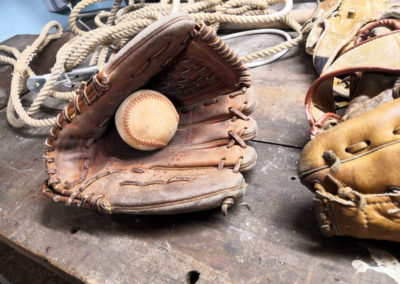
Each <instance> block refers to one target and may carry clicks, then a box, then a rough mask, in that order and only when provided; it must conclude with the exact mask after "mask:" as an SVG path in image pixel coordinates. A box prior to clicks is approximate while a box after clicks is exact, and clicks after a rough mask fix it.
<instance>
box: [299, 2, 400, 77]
mask: <svg viewBox="0 0 400 284" xmlns="http://www.w3.org/2000/svg"><path fill="white" fill-rule="evenodd" d="M396 4H398V3H397V1H386V0H325V1H323V2H322V3H320V5H319V6H318V7H317V8H316V9H315V11H314V13H313V17H312V20H311V22H309V23H308V25H309V26H310V29H311V30H310V32H309V35H308V37H307V42H306V51H307V52H308V53H309V54H311V55H313V63H314V67H315V69H316V70H317V71H318V73H322V72H323V70H325V69H326V68H327V67H328V66H329V65H330V63H332V62H333V60H334V59H335V57H336V56H337V55H338V54H340V52H341V51H343V50H345V49H347V47H348V46H351V45H352V44H353V42H354V38H355V35H356V34H357V33H358V31H359V30H360V29H361V28H362V27H363V26H364V25H365V24H367V23H369V22H372V21H375V20H378V19H379V18H380V17H381V16H382V15H383V14H384V13H385V12H387V11H388V10H390V9H391V8H394V7H395V5H396Z"/></svg>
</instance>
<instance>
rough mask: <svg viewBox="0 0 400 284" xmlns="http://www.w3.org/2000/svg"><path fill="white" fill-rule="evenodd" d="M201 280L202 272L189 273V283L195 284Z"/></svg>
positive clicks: (193, 271)
mask: <svg viewBox="0 0 400 284" xmlns="http://www.w3.org/2000/svg"><path fill="white" fill-rule="evenodd" d="M199 278H200V272H198V271H196V270H192V271H189V272H188V274H187V283H189V284H194V283H196V282H197V281H198V280H199Z"/></svg>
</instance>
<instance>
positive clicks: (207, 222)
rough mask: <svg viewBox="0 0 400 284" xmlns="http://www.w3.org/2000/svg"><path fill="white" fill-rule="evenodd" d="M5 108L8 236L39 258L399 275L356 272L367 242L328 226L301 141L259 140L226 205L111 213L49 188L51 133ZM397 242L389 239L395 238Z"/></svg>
mask: <svg viewBox="0 0 400 284" xmlns="http://www.w3.org/2000/svg"><path fill="white" fill-rule="evenodd" d="M4 118H5V112H4V110H3V111H1V112H0V127H1V129H3V132H2V134H1V136H0V143H2V145H5V146H4V150H3V151H2V152H1V154H0V169H1V171H0V173H1V174H0V189H1V190H0V220H1V221H0V236H1V239H2V240H6V241H7V242H8V243H10V244H12V245H13V246H14V247H17V248H19V249H20V250H22V251H24V252H25V253H26V254H28V255H30V257H31V258H33V259H35V260H36V261H38V262H40V263H42V264H43V265H46V266H48V267H51V268H52V269H53V270H54V269H55V270H61V271H63V272H64V273H67V274H68V275H70V276H71V277H74V278H75V280H76V279H78V280H80V281H83V282H88V283H133V282H143V283H166V282H183V281H185V279H186V278H187V277H188V273H189V272H190V271H198V272H199V273H200V280H201V281H199V283H215V282H219V283H221V282H224V283H265V282H289V283H292V282H299V283H304V282H308V283H321V282H324V283H336V282H338V281H343V282H346V283H347V282H353V283H354V282H366V283H373V282H375V281H376V282H383V281H385V283H391V282H390V281H391V280H390V279H389V278H388V277H387V276H385V275H384V274H380V273H375V272H368V273H359V274H355V270H354V269H353V267H352V265H351V263H352V261H354V260H362V261H365V262H366V263H371V260H370V258H369V255H368V252H367V250H366V249H365V248H364V247H363V246H361V245H360V243H367V244H373V245H376V246H381V247H387V249H388V250H389V251H390V252H391V253H393V254H399V252H400V250H399V249H400V244H392V243H391V244H390V245H388V244H387V243H385V242H359V241H358V240H355V239H352V238H325V237H323V236H321V235H320V233H319V231H318V229H317V226H316V222H315V220H314V215H313V213H312V210H311V204H312V194H311V193H309V192H308V191H307V190H306V189H305V188H304V187H303V186H302V185H301V184H300V183H299V182H298V180H297V178H296V163H297V159H298V156H299V152H300V150H298V149H295V148H287V147H283V146H278V145H269V144H265V143H253V145H254V146H255V147H256V149H257V153H258V155H259V158H258V162H257V165H256V168H255V169H253V170H252V171H250V172H248V173H246V178H247V182H248V184H249V186H248V189H247V194H246V196H245V198H244V199H243V202H246V203H247V205H248V207H247V206H245V205H239V204H237V205H236V206H234V207H233V208H232V210H230V212H229V216H228V217H223V216H222V215H221V212H220V210H210V211H206V212H199V213H193V214H184V215H178V216H132V215H119V216H118V215H116V216H113V215H112V216H109V215H104V214H101V213H98V212H96V211H91V210H83V209H80V208H71V207H67V206H64V205H62V204H58V203H54V202H53V201H51V200H49V199H47V198H45V197H44V196H42V194H41V193H40V190H39V188H40V185H41V183H42V181H43V180H44V179H45V174H44V170H43V162H42V161H41V156H42V150H43V144H42V141H43V137H42V136H40V135H39V136H38V135H34V134H33V132H34V130H32V129H30V130H29V131H26V132H25V133H24V134H21V132H19V131H16V130H14V129H11V128H10V126H8V124H7V123H6V121H5V119H4ZM389 247H390V248H389Z"/></svg>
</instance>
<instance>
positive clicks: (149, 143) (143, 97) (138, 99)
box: [122, 92, 179, 148]
mask: <svg viewBox="0 0 400 284" xmlns="http://www.w3.org/2000/svg"><path fill="white" fill-rule="evenodd" d="M149 99H155V100H159V101H161V102H165V103H166V104H167V105H168V107H169V109H170V110H171V111H172V112H174V113H175V119H176V120H177V121H179V115H178V114H177V112H176V110H175V108H174V106H173V105H172V103H171V102H170V101H169V100H168V99H167V98H165V97H164V96H158V95H155V94H154V93H150V92H146V93H143V94H140V95H139V96H137V97H134V98H133V100H132V101H131V102H130V103H129V105H128V106H127V107H126V110H125V112H124V115H123V117H122V125H123V128H124V131H125V133H126V134H127V135H128V136H129V137H130V138H131V139H132V140H134V141H135V142H136V143H138V144H141V145H144V146H150V147H156V148H162V147H165V146H166V144H165V143H158V142H156V141H151V140H145V139H143V138H142V137H137V136H135V135H134V134H133V133H132V132H133V131H131V129H130V127H129V112H130V111H131V110H132V109H133V108H134V107H135V106H136V105H137V104H139V103H141V102H143V101H145V100H149Z"/></svg>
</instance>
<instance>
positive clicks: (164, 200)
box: [42, 168, 246, 214]
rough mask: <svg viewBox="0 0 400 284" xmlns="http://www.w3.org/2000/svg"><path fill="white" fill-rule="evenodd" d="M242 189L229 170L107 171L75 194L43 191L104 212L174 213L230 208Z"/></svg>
mask: <svg viewBox="0 0 400 284" xmlns="http://www.w3.org/2000/svg"><path fill="white" fill-rule="evenodd" d="M245 187H246V184H245V182H244V179H243V176H242V175H241V174H240V173H234V172H233V171H232V170H228V169H223V170H218V169H216V168H213V169H210V168H208V169H188V170H177V169H173V170H157V169H156V170H143V171H141V172H136V173H133V172H130V171H119V172H109V171H108V172H104V173H103V174H101V173H100V174H99V175H98V176H97V178H94V179H93V181H92V182H91V183H87V184H86V186H84V187H80V188H79V189H78V190H75V191H65V190H64V191H62V192H54V191H52V190H50V189H48V188H47V187H46V186H43V187H42V191H43V193H44V194H45V195H47V196H49V197H51V198H52V199H53V200H54V201H56V202H64V203H66V204H67V205H72V206H78V207H92V208H97V209H99V210H100V211H103V212H107V213H122V212H123V213H132V214H175V213H181V212H191V211H199V210H203V209H208V208H215V207H218V206H221V205H222V204H223V203H224V201H225V202H226V201H228V202H229V204H230V205H231V204H233V202H234V201H235V200H237V199H239V198H240V197H242V196H243V194H244V190H245ZM171 192H173V193H174V194H171Z"/></svg>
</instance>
